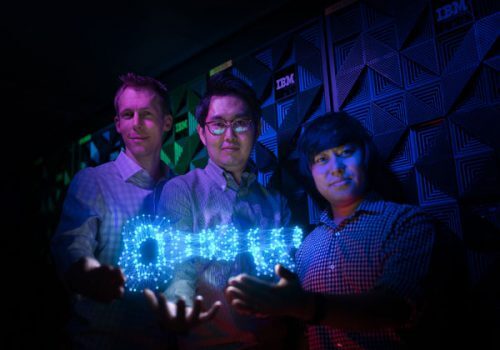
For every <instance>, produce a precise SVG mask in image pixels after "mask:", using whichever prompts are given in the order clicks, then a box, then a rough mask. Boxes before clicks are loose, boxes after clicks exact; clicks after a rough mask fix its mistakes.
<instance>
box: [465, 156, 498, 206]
mask: <svg viewBox="0 0 500 350" xmlns="http://www.w3.org/2000/svg"><path fill="white" fill-rule="evenodd" d="M456 171H457V177H458V179H459V181H458V189H459V192H460V196H462V197H467V198H470V197H479V198H481V197H490V196H498V195H500V189H499V186H498V184H499V183H500V178H499V173H498V160H497V159H495V155H494V154H493V153H482V154H476V155H474V156H465V157H463V158H458V159H457V160H456Z"/></svg>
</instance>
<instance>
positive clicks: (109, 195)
mask: <svg viewBox="0 0 500 350" xmlns="http://www.w3.org/2000/svg"><path fill="white" fill-rule="evenodd" d="M163 167H164V172H165V174H166V176H165V177H164V178H162V179H161V180H159V181H154V179H153V178H152V177H151V176H150V175H149V174H148V173H147V171H146V170H144V169H142V168H141V167H140V166H139V165H137V164H136V163H135V162H134V161H133V160H131V159H130V158H129V157H128V156H127V155H125V153H124V152H123V151H122V152H121V153H120V154H119V156H118V157H117V159H116V160H114V161H111V162H108V163H105V164H102V165H100V166H97V167H91V168H85V169H83V170H81V171H80V172H78V173H77V174H76V175H75V177H74V179H73V180H72V182H71V184H70V186H69V189H68V193H67V195H66V198H65V201H64V206H63V211H62V215H61V220H60V222H59V226H58V228H57V231H56V233H55V235H54V237H53V239H52V242H51V249H52V255H53V257H54V261H55V264H56V267H57V269H58V270H59V272H60V273H61V274H63V273H64V272H65V271H67V270H68V268H69V267H70V266H71V264H73V263H74V262H76V261H77V260H79V259H80V258H82V257H85V256H90V257H95V258H96V259H97V260H98V261H100V262H101V263H102V264H109V265H114V266H116V265H117V263H118V258H119V254H120V245H121V230H122V226H123V224H124V223H125V221H126V220H128V219H129V218H131V217H134V216H136V215H139V214H153V213H154V211H155V209H156V203H155V202H156V201H157V200H158V198H159V196H160V193H161V190H162V188H163V185H164V184H165V182H166V180H167V179H168V178H170V177H171V176H172V173H171V172H170V171H169V170H168V168H167V167H166V165H165V164H164V165H163ZM143 299H144V297H143V296H139V295H125V297H124V298H123V299H121V300H117V301H114V302H113V303H111V304H102V303H98V302H94V301H92V300H90V299H87V298H84V297H81V296H75V298H74V303H73V304H74V305H73V306H74V314H75V315H74V318H73V320H72V321H71V326H70V331H71V333H72V335H73V337H74V339H80V338H81V342H82V344H83V346H84V347H85V348H109V347H110V346H112V345H113V344H118V343H119V342H118V341H117V339H129V338H128V337H125V335H127V336H130V337H135V335H134V331H136V330H138V332H139V333H141V332H143V331H144V332H145V331H146V328H147V327H149V326H146V324H147V322H146V321H144V317H148V316H150V314H151V312H150V311H149V310H145V311H144V310H143V309H145V308H147V305H146V306H145V308H143V306H144V305H145V301H144V300H143ZM143 304H144V305H143ZM141 320H143V321H144V322H142V321H141ZM148 322H149V321H148ZM124 329H126V331H123V330H124ZM82 334H87V336H81V335H82ZM108 335H110V336H111V337H108ZM113 336H114V337H113ZM137 337H138V338H141V337H142V335H138V336H137ZM108 342H109V344H108ZM130 343H132V342H129V344H130Z"/></svg>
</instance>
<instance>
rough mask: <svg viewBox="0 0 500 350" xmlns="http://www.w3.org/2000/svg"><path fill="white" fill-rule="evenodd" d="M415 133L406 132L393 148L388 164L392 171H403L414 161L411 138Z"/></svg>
mask: <svg viewBox="0 0 500 350" xmlns="http://www.w3.org/2000/svg"><path fill="white" fill-rule="evenodd" d="M414 135H415V133H413V132H411V133H408V135H407V137H405V138H403V139H402V140H401V142H399V144H398V145H397V146H396V147H395V148H394V151H393V153H392V155H391V158H390V159H389V160H388V164H389V167H390V169H391V170H393V171H394V172H399V171H404V170H407V169H411V167H412V166H413V164H414V163H415V159H416V155H415V150H413V144H414V141H413V138H414Z"/></svg>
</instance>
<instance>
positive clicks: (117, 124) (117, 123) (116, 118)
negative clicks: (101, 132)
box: [115, 115, 122, 135]
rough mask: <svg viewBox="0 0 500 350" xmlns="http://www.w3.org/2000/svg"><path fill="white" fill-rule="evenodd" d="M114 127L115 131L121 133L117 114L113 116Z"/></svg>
mask: <svg viewBox="0 0 500 350" xmlns="http://www.w3.org/2000/svg"><path fill="white" fill-rule="evenodd" d="M115 129H116V132H117V133H119V134H120V135H121V133H122V132H121V128H120V117H118V116H117V115H116V116H115Z"/></svg>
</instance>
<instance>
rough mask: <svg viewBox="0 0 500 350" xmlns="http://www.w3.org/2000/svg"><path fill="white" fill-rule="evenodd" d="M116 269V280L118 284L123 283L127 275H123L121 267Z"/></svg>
mask: <svg viewBox="0 0 500 350" xmlns="http://www.w3.org/2000/svg"><path fill="white" fill-rule="evenodd" d="M117 270H118V276H117V277H118V282H119V283H120V284H125V281H126V280H127V277H126V276H125V274H124V273H123V271H122V269H120V268H117Z"/></svg>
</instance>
